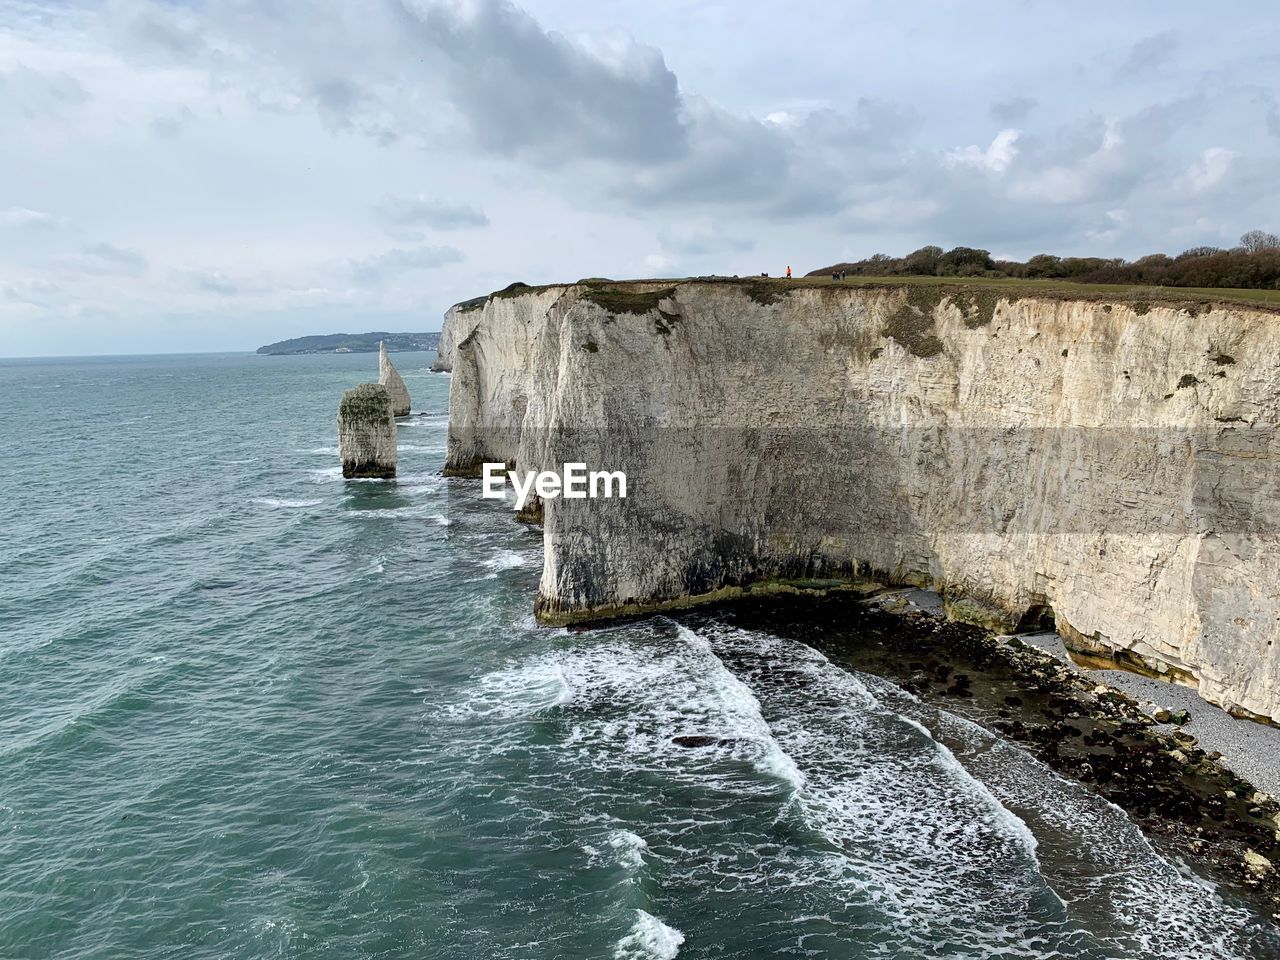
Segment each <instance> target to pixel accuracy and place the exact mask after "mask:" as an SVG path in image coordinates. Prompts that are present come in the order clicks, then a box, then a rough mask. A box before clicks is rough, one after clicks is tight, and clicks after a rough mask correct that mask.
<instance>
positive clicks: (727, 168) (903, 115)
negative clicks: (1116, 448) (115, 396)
mask: <svg viewBox="0 0 1280 960" xmlns="http://www.w3.org/2000/svg"><path fill="white" fill-rule="evenodd" d="M1278 172H1280V8H1277V7H1276V6H1275V4H1274V3H1270V2H1258V3H1251V2H1236V3H1232V4H1205V3H1203V2H1196V3H1183V2H1176V0H1175V2H1164V3H1154V2H1134V3H1125V4H1118V3H1115V2H1113V0H1108V2H1105V3H1096V2H1091V0H1080V2H1074V3H1070V4H1066V3H1049V2H1037V0H988V2H986V3H982V4H974V3H973V2H972V0H967V2H964V3H960V2H950V0H933V2H918V3H913V2H909V0H901V2H897V3H893V4H886V3H883V2H877V3H863V2H860V0H844V2H841V3H838V4H832V3H830V2H829V0H826V2H821V3H810V2H791V3H786V4H780V3H761V2H758V0H732V2H721V0H698V2H693V0H643V2H642V0H618V2H610V0H597V2H594V3H590V4H588V3H584V2H582V0H572V2H570V0H523V2H522V3H521V4H519V5H516V4H513V3H506V2H499V0H359V2H352V0H314V2H309V3H305V4H304V3H296V2H286V0H226V2H213V0H211V2H174V0H166V2H148V0H107V2H102V3H77V2H66V0H62V2H36V0H0V356H44V355H65V354H71V355H87V354H101V353H141V352H149V353H156V352H182V351H205V350H251V349H254V348H256V347H257V346H259V345H261V344H263V343H267V342H270V341H274V340H279V339H283V338H286V337H291V336H301V335H305V334H312V333H333V332H339V331H341V332H363V331H367V330H395V331H419V330H436V329H439V326H440V320H441V314H442V313H443V312H444V310H445V309H447V308H448V306H449V305H450V304H452V303H455V302H457V301H459V300H463V299H468V298H470V297H474V296H477V295H480V294H483V293H486V292H488V291H491V290H494V289H497V288H500V287H503V286H506V285H507V284H508V283H511V282H512V281H516V280H520V281H524V282H526V283H545V282H552V281H572V280H576V279H579V278H582V277H591V276H595V277H599V276H604V277H613V278H627V277H653V276H692V275H701V274H709V273H718V274H743V275H746V274H752V273H759V272H761V271H766V270H767V271H769V272H770V273H772V274H774V275H778V274H781V273H782V272H783V271H784V269H785V268H786V266H788V265H791V266H792V267H793V269H794V270H795V271H796V272H797V273H804V272H806V271H808V270H811V269H815V268H818V267H821V266H824V265H826V264H830V263H834V262H837V261H840V260H846V259H857V258H861V257H865V256H869V255H871V254H873V253H878V252H883V253H889V254H894V255H901V254H903V253H906V252H908V251H910V250H912V249H915V248H917V247H920V246H922V245H924V244H926V243H936V244H939V245H941V246H944V247H951V246H955V245H966V246H978V247H984V248H986V249H988V250H990V251H991V252H992V253H993V254H994V255H996V256H997V257H1012V258H1018V259H1023V258H1026V257H1028V256H1030V255H1032V254H1036V253H1042V252H1051V253H1057V254H1061V255H1085V254H1088V255H1097V256H1122V257H1127V258H1133V257H1137V256H1140V255H1143V254H1146V253H1151V252H1157V251H1158V252H1167V253H1177V252H1179V251H1181V250H1183V249H1186V248H1187V247H1191V246H1198V245H1203V244H1210V245H1215V246H1231V245H1233V244H1234V243H1235V242H1236V241H1237V239H1238V238H1239V236H1240V234H1241V233H1243V232H1244V231H1245V230H1248V229H1253V228H1262V229H1268V230H1280V176H1277V173H1278Z"/></svg>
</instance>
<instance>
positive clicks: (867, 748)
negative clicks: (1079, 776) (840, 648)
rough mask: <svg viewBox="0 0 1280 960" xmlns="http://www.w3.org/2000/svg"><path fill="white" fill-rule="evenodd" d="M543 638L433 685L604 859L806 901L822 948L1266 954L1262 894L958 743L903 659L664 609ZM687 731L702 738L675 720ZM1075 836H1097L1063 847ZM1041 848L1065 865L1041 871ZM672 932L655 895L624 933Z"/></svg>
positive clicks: (1052, 783)
mask: <svg viewBox="0 0 1280 960" xmlns="http://www.w3.org/2000/svg"><path fill="white" fill-rule="evenodd" d="M542 636H543V638H545V637H546V636H547V635H545V634H543V635H542ZM534 642H539V643H540V646H541V649H540V650H539V652H537V653H534V654H533V655H530V656H522V657H518V658H515V659H513V660H511V661H510V662H509V663H508V664H506V665H504V666H502V667H500V668H499V669H496V670H491V671H489V672H487V673H484V674H483V675H482V676H480V677H479V678H478V679H477V681H476V683H475V685H474V686H473V688H472V690H471V691H470V694H469V695H468V696H467V697H466V699H465V700H464V702H462V703H456V704H453V705H451V706H444V707H441V708H437V709H439V710H440V711H441V712H442V713H443V714H444V715H445V716H446V717H452V718H454V719H455V720H456V721H458V723H459V728H460V729H466V730H470V731H475V735H476V738H477V739H476V740H475V744H474V749H475V750H476V751H478V752H480V753H484V752H492V753H496V754H504V753H505V752H506V751H508V750H514V751H516V754H517V755H518V756H519V757H520V758H521V762H522V764H525V763H529V764H531V766H530V767H529V769H530V771H539V770H541V771H542V773H541V776H543V777H546V778H547V779H548V781H553V782H554V783H555V784H557V787H556V789H555V790H554V791H553V792H552V795H553V796H554V797H555V799H554V801H550V800H548V801H547V802H548V803H551V804H553V805H550V806H548V807H547V809H545V810H544V811H542V812H541V813H538V814H537V815H536V818H537V819H540V820H541V819H552V818H557V817H563V816H564V815H565V814H564V812H563V811H572V814H571V816H572V817H573V818H576V819H577V820H578V822H580V823H581V824H582V825H583V826H584V827H586V828H588V829H589V831H590V832H589V835H588V836H587V837H584V838H583V843H582V849H584V850H585V851H586V852H587V854H588V857H589V860H590V862H591V864H592V865H593V866H595V867H601V866H603V865H604V864H605V863H607V862H610V861H611V862H613V863H615V864H617V865H618V866H622V867H624V868H625V869H626V870H628V871H629V872H632V873H634V872H636V871H639V870H642V869H646V868H647V867H648V866H650V865H654V864H657V863H661V864H662V869H663V870H664V871H666V876H667V878H668V879H667V883H668V884H671V885H673V886H674V888H678V889H686V890H692V889H709V888H714V889H715V890H716V891H718V892H719V894H720V895H721V896H735V897H739V898H745V900H742V899H740V900H739V901H738V902H749V901H750V900H751V899H752V898H757V897H762V898H783V899H785V900H786V901H787V902H791V901H792V900H793V899H794V900H795V902H797V903H805V904H807V905H811V907H812V909H813V912H814V915H813V916H812V917H810V918H808V920H797V921H796V922H797V924H798V925H799V927H800V928H801V929H802V930H803V932H799V933H798V936H800V937H801V939H802V941H803V940H804V939H805V938H806V937H808V936H814V937H816V938H817V939H816V940H814V941H813V943H814V948H815V949H817V950H819V951H821V950H827V949H829V948H830V943H831V942H832V941H834V942H843V943H849V944H852V943H855V942H862V943H865V942H875V943H878V944H881V945H882V946H883V948H884V950H883V952H884V955H886V956H888V955H918V954H926V953H929V952H930V951H933V950H935V949H936V946H937V944H938V943H939V942H942V941H943V940H945V942H946V943H947V944H948V949H949V951H950V952H949V954H948V955H949V956H954V957H968V958H985V957H988V956H993V955H1018V956H1026V957H1029V958H1081V957H1089V956H1095V955H1097V943H1098V941H1097V940H1095V939H1093V938H1094V937H1095V931H1098V932H1100V933H1101V934H1102V935H1103V936H1104V938H1105V942H1106V943H1107V944H1108V945H1109V946H1110V947H1112V948H1114V949H1113V950H1110V951H1107V952H1106V955H1108V956H1111V955H1115V956H1140V955H1150V956H1154V957H1168V958H1172V957H1175V956H1188V955H1197V956H1205V957H1215V958H1229V957H1235V958H1238V957H1244V956H1249V951H1247V950H1244V949H1242V948H1241V947H1240V943H1242V942H1243V941H1242V940H1240V939H1239V938H1238V937H1236V935H1235V934H1234V933H1233V932H1232V927H1233V926H1240V925H1243V923H1244V922H1245V920H1246V919H1247V917H1246V915H1245V914H1244V913H1243V912H1242V911H1238V910H1234V909H1231V910H1228V909H1225V907H1224V904H1223V902H1222V901H1221V899H1220V898H1218V897H1216V895H1215V894H1214V893H1213V891H1212V889H1211V888H1208V887H1206V886H1204V885H1203V884H1197V883H1196V882H1195V881H1192V880H1188V879H1187V878H1180V877H1179V875H1178V873H1177V871H1176V869H1174V868H1173V866H1172V865H1170V864H1168V863H1167V861H1163V860H1161V859H1160V858H1159V856H1158V855H1157V854H1156V853H1155V852H1154V851H1152V850H1151V848H1150V846H1149V845H1148V844H1146V843H1145V841H1143V840H1142V838H1141V834H1140V833H1137V832H1136V831H1135V832H1134V833H1133V835H1132V837H1130V838H1129V839H1128V840H1125V841H1124V842H1118V841H1116V840H1114V839H1113V833H1112V832H1110V831H1111V827H1110V826H1108V824H1111V825H1113V826H1114V825H1115V824H1119V825H1121V826H1123V827H1124V829H1125V830H1128V831H1134V828H1133V826H1132V824H1129V823H1128V821H1127V819H1126V818H1125V817H1124V816H1123V815H1122V814H1120V813H1119V812H1118V811H1116V810H1115V809H1114V808H1111V807H1109V805H1106V804H1105V802H1104V801H1099V800H1097V799H1096V798H1094V799H1095V801H1096V802H1097V803H1098V804H1099V805H1100V806H1099V807H1098V810H1096V811H1094V813H1093V814H1090V813H1089V811H1088V810H1086V809H1084V808H1082V807H1081V806H1080V804H1079V803H1078V802H1077V801H1074V800H1071V799H1069V798H1070V796H1072V795H1071V794H1069V793H1066V792H1064V791H1065V790H1066V788H1067V787H1069V786H1070V785H1069V784H1068V783H1067V782H1066V781H1062V780H1061V779H1060V778H1055V777H1053V776H1052V775H1050V776H1045V775H1043V774H1042V773H1039V772H1035V771H1034V770H1032V772H1030V773H1025V768H1023V767H1021V766H1020V763H1021V762H1022V761H1024V760H1025V761H1030V762H1032V763H1033V764H1034V763H1035V761H1034V760H1033V758H1030V757H1029V756H1028V755H1026V754H1025V753H1023V752H1022V751H1020V750H1017V748H1015V747H1011V746H1006V747H1004V748H1003V749H1007V750H1009V751H1012V752H1013V754H1014V755H1016V758H1017V762H1015V758H1014V756H1003V755H1002V754H1001V753H1000V751H999V749H998V748H996V747H994V746H993V745H992V739H993V738H990V736H989V735H985V734H984V736H986V737H987V739H986V741H985V743H983V744H978V745H975V747H974V749H973V750H972V751H971V750H969V749H965V748H962V747H961V746H957V745H956V743H957V738H958V737H959V739H960V740H961V741H962V742H963V737H960V735H958V734H957V733H956V731H955V729H953V728H952V727H951V726H948V725H947V724H948V722H949V721H948V720H947V717H949V715H947V714H943V713H939V712H938V711H936V710H933V711H932V712H930V708H928V707H927V706H926V705H924V704H922V703H921V702H920V701H918V700H916V699H915V698H913V697H911V696H910V695H909V694H907V693H905V692H904V691H902V690H901V689H900V688H898V687H896V686H894V685H893V684H891V683H888V682H887V681H882V680H880V679H878V678H874V677H867V676H864V675H861V674H854V673H851V672H850V671H848V670H846V669H844V668H842V667H839V666H837V665H835V664H833V663H831V662H830V661H829V660H828V659H827V658H826V657H825V656H823V655H822V654H821V653H820V652H818V651H815V650H813V649H811V648H809V647H807V646H804V645H802V644H799V643H796V642H793V641H788V640H783V639H780V638H777V637H772V636H769V635H767V634H760V633H756V632H750V631H743V630H735V629H730V628H726V627H721V626H711V627H702V628H699V630H698V631H696V632H695V631H692V630H688V629H687V628H684V627H679V626H676V625H674V624H671V623H670V622H669V621H664V620H662V619H657V620H654V621H650V622H649V624H648V625H645V626H642V627H618V628H614V629H611V630H600V631H593V632H591V633H587V634H569V633H561V634H559V635H557V636H555V637H554V638H553V639H551V640H550V641H548V640H547V639H542V640H540V641H534ZM504 731H505V732H504ZM534 731H536V736H533V738H532V739H530V740H526V739H525V737H526V734H529V735H532V734H533V732H534ZM931 731H932V732H931ZM961 732H962V733H963V731H961ZM935 734H936V736H935ZM683 735H689V736H693V737H697V740H696V741H693V740H690V741H688V742H686V743H685V744H684V745H682V744H681V743H679V742H674V741H673V738H678V737H681V736H683ZM974 736H976V734H975V735H974ZM941 739H946V741H947V744H950V745H951V746H948V745H947V744H943V743H942V742H940V740H941ZM530 750H533V751H534V752H533V753H532V754H531V753H530ZM538 751H545V756H541V754H540V753H539V752H538ZM971 753H972V754H973V756H977V757H980V758H985V762H986V763H987V764H988V766H987V767H978V766H974V765H973V758H972V756H971ZM991 767H995V768H998V769H995V770H992V769H989V768H991ZM1019 771H1023V772H1019ZM1010 778H1014V782H1013V784H1010V783H1009V782H1008V781H1009V780H1010ZM579 782H580V783H582V784H583V785H584V787H583V789H582V790H580V791H579V790H578V789H577V788H576V786H575V784H577V783H579ZM662 782H669V783H671V784H673V785H674V786H675V787H676V794H675V795H676V796H685V795H688V796H691V797H695V798H697V802H696V803H693V804H690V805H689V806H688V807H687V808H686V807H682V808H681V810H682V812H681V813H679V814H677V813H675V811H669V813H668V815H663V816H659V817H655V818H652V819H649V820H646V821H637V820H635V819H634V818H631V820H630V822H629V823H628V825H627V828H624V827H622V826H620V825H619V824H618V821H617V820H616V811H617V810H619V809H623V808H632V809H634V808H635V804H637V803H638V802H643V799H644V797H645V796H649V798H650V799H649V802H650V803H657V804H658V805H659V806H658V808H657V809H662V810H665V809H666V808H665V807H664V806H662V805H663V804H665V803H666V802H667V801H665V800H656V801H655V800H653V799H652V797H653V795H652V794H648V795H646V794H645V793H644V792H643V791H645V790H650V789H654V788H653V787H652V786H646V785H652V784H654V783H662ZM588 784H589V785H590V787H589V788H588V787H587V786H586V785H588ZM1019 784H1021V786H1020V787H1018V788H1017V789H1015V787H1016V786H1017V785H1019ZM780 788H782V789H780ZM566 790H567V791H568V796H567V797H566V794H565V791H566ZM635 791H640V792H639V793H635ZM532 795H533V794H531V793H530V792H524V793H522V794H521V803H522V804H524V805H528V804H530V803H536V802H537V801H536V800H533V799H531V797H532ZM1079 795H1080V796H1086V797H1087V796H1090V795H1089V794H1088V792H1087V791H1084V790H1080V791H1079ZM619 805H622V806H621V807H620V806H619ZM771 810H772V811H773V813H770V812H769V811H771ZM1014 810H1016V811H1017V813H1016V814H1015V813H1014V812H1013V811H1014ZM1046 810H1048V811H1050V813H1046V812H1045V811H1046ZM526 813H528V811H526ZM761 814H763V815H764V816H763V817H762V816H761ZM530 815H532V814H530ZM1051 815H1052V816H1056V817H1057V819H1056V820H1055V819H1047V818H1049V817H1050V816H1051ZM770 817H772V818H773V823H772V825H770V823H769V818H770ZM1107 818H1110V820H1108V819H1107ZM636 823H643V826H634V825H635V824H636ZM1046 824H1048V826H1049V830H1050V832H1049V834H1048V835H1047V836H1048V840H1046V837H1045V836H1040V829H1041V828H1042V827H1044V826H1045V825H1046ZM633 826H634V829H629V828H632V827H633ZM602 827H604V829H605V833H604V837H605V839H604V840H603V841H602V840H601V839H600V836H601V834H600V832H599V831H600V829H601V828H602ZM637 831H638V832H637ZM641 833H643V837H642V836H641ZM1122 833H1123V831H1122ZM1064 837H1065V838H1075V840H1076V841H1078V842H1079V844H1082V845H1085V846H1080V847H1079V848H1078V849H1076V848H1073V849H1072V850H1066V851H1064V850H1063V849H1062V847H1061V844H1062V843H1063V842H1064V840H1063V838H1064ZM1133 837H1136V838H1137V839H1136V841H1135V840H1133ZM1046 842H1052V844H1053V849H1052V851H1051V854H1046V853H1045V843H1046ZM1073 842H1074V841H1073ZM1093 842H1096V843H1097V844H1098V846H1097V847H1096V848H1091V847H1088V846H1087V844H1088V843H1093ZM1131 842H1132V843H1133V844H1136V846H1132V848H1131ZM1112 844H1114V845H1115V852H1114V853H1113V851H1112V850H1111V849H1110V848H1109V845H1112ZM1131 849H1132V851H1134V852H1131ZM1143 851H1145V853H1144V852H1143ZM1139 854H1142V855H1141V856H1139ZM1045 857H1048V858H1049V860H1050V861H1051V862H1052V863H1053V864H1055V865H1058V866H1059V867H1060V871H1059V873H1054V872H1053V871H1052V870H1051V871H1050V872H1049V874H1048V875H1046V873H1045V868H1043V867H1042V866H1041V862H1040V861H1041V859H1042V858H1045ZM606 858H607V859H606ZM1144 858H1145V859H1144ZM1113 859H1115V860H1117V861H1119V862H1121V863H1123V864H1124V865H1123V866H1122V867H1120V868H1119V869H1116V870H1113V868H1112V861H1113ZM1062 864H1065V867H1063V866H1062ZM1082 864H1083V865H1085V867H1083V868H1082ZM1090 864H1092V865H1093V867H1092V868H1091V869H1093V870H1094V874H1092V875H1089V876H1085V877H1083V878H1082V875H1081V870H1082V869H1084V870H1085V872H1086V873H1087V872H1088V869H1090V868H1089V867H1088V865H1090ZM1061 871H1065V873H1063V872H1061ZM1112 873H1115V874H1116V876H1114V877H1113V876H1111V874H1112ZM1073 876H1074V880H1073V879H1072V877H1073ZM620 889H621V890H626V889H631V890H633V891H634V887H631V885H626V886H625V887H620ZM619 896H620V897H627V896H634V892H632V893H620V894H619ZM1144 897H1145V899H1143V898H1144ZM620 905H626V906H635V903H634V902H628V901H627V900H625V899H622V900H621V901H620ZM1179 911H1182V912H1183V913H1184V914H1185V915H1183V916H1176V914H1178V912H1179ZM646 916H649V917H651V918H652V915H651V914H646ZM824 918H826V919H824ZM653 920H654V923H661V921H658V920H656V918H653ZM851 920H855V921H856V923H853V924H851V923H850V921H851ZM810 923H811V924H812V928H810V927H809V926H807V924H810ZM858 924H863V925H864V926H858ZM642 926H643V928H644V932H642V931H641V927H642ZM663 927H665V924H664V925H663ZM1197 930H1199V931H1202V932H1203V938H1202V944H1201V946H1200V947H1197V946H1196V941H1195V939H1194V934H1195V932H1196V931H1197ZM814 931H816V932H814ZM1029 931H1032V932H1033V933H1034V937H1033V939H1030V940H1029V939H1028V937H1029V936H1030V934H1029ZM673 932H674V933H676V934H678V933H679V932H678V931H673ZM648 933H652V934H653V935H654V938H653V939H652V940H646V939H645V936H646V934H648ZM659 934H661V928H659V927H656V926H654V925H653V924H650V923H648V922H646V923H644V924H641V922H640V919H639V914H638V915H637V927H636V929H633V930H632V931H631V932H630V933H628V934H627V936H626V937H624V938H623V939H622V940H621V941H619V942H618V944H617V950H618V951H619V954H618V955H620V956H628V957H648V956H654V955H658V956H661V955H664V954H661V953H652V952H648V953H646V952H644V951H645V950H646V949H648V946H651V945H653V944H657V947H655V949H658V948H662V949H666V948H667V947H670V948H672V949H678V948H679V942H678V941H672V940H666V941H664V940H663V939H662V937H661V936H659ZM868 938H870V939H868ZM818 944H823V946H821V947H819V946H818ZM647 945H648V946H647ZM806 948H807V947H806ZM623 951H629V952H623ZM1253 952H1254V953H1255V954H1256V953H1257V951H1256V950H1255V951H1253Z"/></svg>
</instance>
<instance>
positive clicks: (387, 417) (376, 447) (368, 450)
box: [338, 383, 396, 479]
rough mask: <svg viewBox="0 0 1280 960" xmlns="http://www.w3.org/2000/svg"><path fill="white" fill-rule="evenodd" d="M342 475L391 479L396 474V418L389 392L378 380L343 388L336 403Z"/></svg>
mask: <svg viewBox="0 0 1280 960" xmlns="http://www.w3.org/2000/svg"><path fill="white" fill-rule="evenodd" d="M338 449H339V451H340V452H341V454H342V475H343V476H344V477H347V478H352V477H377V478H381V479H390V478H392V477H394V476H395V475H396V421H395V417H393V416H392V413H391V395H390V394H389V393H388V392H387V388H386V387H384V386H383V385H382V384H380V383H362V384H360V386H358V387H354V388H352V389H351V390H348V391H346V392H345V393H343V395H342V401H341V402H340V403H339V404H338Z"/></svg>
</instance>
